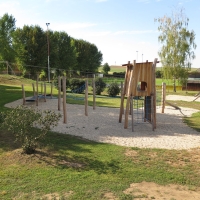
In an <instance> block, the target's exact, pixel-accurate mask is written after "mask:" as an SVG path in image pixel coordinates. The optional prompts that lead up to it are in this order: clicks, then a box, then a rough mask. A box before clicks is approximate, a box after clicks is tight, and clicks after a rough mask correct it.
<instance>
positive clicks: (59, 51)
mask: <svg viewBox="0 0 200 200" xmlns="http://www.w3.org/2000/svg"><path fill="white" fill-rule="evenodd" d="M50 41H51V42H50V49H51V52H50V61H51V67H53V68H56V69H63V70H66V71H69V70H73V69H74V67H75V66H76V64H77V52H76V48H75V45H74V41H73V40H72V39H71V37H70V36H68V34H67V33H65V32H57V31H55V32H54V33H52V34H51V35H50ZM51 58H54V59H52V60H51ZM56 72H57V75H61V72H60V71H59V70H56ZM62 73H63V72H62Z"/></svg>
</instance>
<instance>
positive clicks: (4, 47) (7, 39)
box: [0, 13, 16, 62]
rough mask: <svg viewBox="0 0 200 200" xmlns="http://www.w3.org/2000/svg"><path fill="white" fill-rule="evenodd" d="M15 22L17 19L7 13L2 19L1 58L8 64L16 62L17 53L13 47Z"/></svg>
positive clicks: (0, 26)
mask: <svg viewBox="0 0 200 200" xmlns="http://www.w3.org/2000/svg"><path fill="white" fill-rule="evenodd" d="M15 22H16V20H15V18H14V17H13V16H12V15H8V14H7V13H6V14H4V15H3V17H1V18H0V58H1V59H2V60H4V61H8V62H14V60H15V51H14V50H13V46H12V34H13V32H14V31H15Z"/></svg>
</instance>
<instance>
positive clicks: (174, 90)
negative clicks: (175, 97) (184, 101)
mask: <svg viewBox="0 0 200 200" xmlns="http://www.w3.org/2000/svg"><path fill="white" fill-rule="evenodd" d="M174 92H176V78H174Z"/></svg>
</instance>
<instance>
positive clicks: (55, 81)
mask: <svg viewBox="0 0 200 200" xmlns="http://www.w3.org/2000/svg"><path fill="white" fill-rule="evenodd" d="M54 85H55V87H56V88H57V89H58V77H55V79H54ZM69 87H70V83H69V79H68V78H66V90H67V88H69ZM61 91H63V86H62V78H61Z"/></svg>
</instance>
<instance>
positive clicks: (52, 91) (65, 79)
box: [51, 79, 66, 99]
mask: <svg viewBox="0 0 200 200" xmlns="http://www.w3.org/2000/svg"><path fill="white" fill-rule="evenodd" d="M65 82H66V79H65ZM65 85H66V84H65ZM65 91H66V88H65ZM52 96H53V83H52V82H51V99H52Z"/></svg>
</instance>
